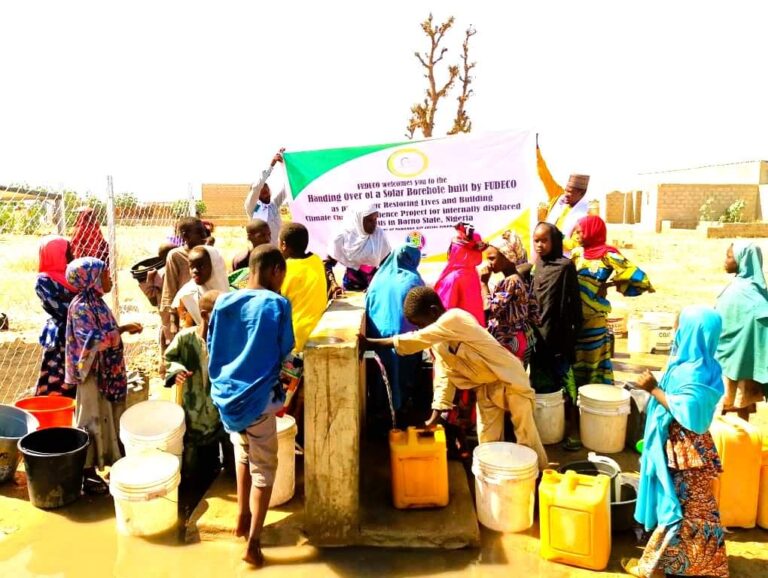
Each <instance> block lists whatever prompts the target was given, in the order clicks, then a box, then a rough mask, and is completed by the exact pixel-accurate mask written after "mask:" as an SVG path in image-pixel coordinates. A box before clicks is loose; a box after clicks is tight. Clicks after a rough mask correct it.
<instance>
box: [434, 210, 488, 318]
mask: <svg viewBox="0 0 768 578" xmlns="http://www.w3.org/2000/svg"><path fill="white" fill-rule="evenodd" d="M456 232H457V235H456V237H454V239H453V241H452V242H451V246H450V247H449V249H448V264H447V265H446V266H445V269H443V272H442V273H441V274H440V277H439V278H438V280H437V282H436V283H435V291H436V292H437V294H438V295H440V300H441V301H442V302H443V305H444V306H445V308H446V309H454V308H455V309H463V310H464V311H466V312H467V313H471V314H472V315H474V317H475V319H477V322H478V323H479V324H480V325H482V326H483V327H485V307H484V306H483V293H482V285H481V283H480V275H479V274H478V272H477V267H478V266H479V265H480V263H482V262H483V251H485V249H486V247H487V246H488V245H486V244H485V243H484V242H483V240H482V238H481V237H480V235H478V234H477V233H475V230H474V227H473V226H472V225H470V224H468V223H459V224H457V225H456Z"/></svg>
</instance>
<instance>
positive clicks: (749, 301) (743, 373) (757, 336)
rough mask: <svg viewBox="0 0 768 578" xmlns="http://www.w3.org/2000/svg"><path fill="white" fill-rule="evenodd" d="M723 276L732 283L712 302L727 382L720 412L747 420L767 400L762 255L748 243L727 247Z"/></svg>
mask: <svg viewBox="0 0 768 578" xmlns="http://www.w3.org/2000/svg"><path fill="white" fill-rule="evenodd" d="M725 270H726V272H728V273H735V274H736V277H735V278H734V279H733V281H731V283H730V284H729V285H728V286H727V287H726V288H725V289H723V292H722V293H720V296H719V297H718V298H717V305H716V309H717V310H718V312H719V313H720V315H721V316H722V318H723V333H722V335H721V336H720V345H719V346H718V348H717V360H718V361H719V362H720V365H722V367H723V375H724V376H725V377H726V386H727V387H726V392H725V399H724V402H723V407H724V409H725V410H726V411H736V412H737V413H738V415H739V417H740V418H742V419H749V414H750V413H754V412H755V404H756V403H757V402H759V401H762V400H763V399H764V398H765V396H766V394H768V288H766V284H765V275H764V274H763V253H762V251H761V250H760V247H758V246H757V245H755V244H754V243H751V242H748V241H737V242H735V243H733V244H732V245H731V246H730V247H728V252H727V253H726V257H725Z"/></svg>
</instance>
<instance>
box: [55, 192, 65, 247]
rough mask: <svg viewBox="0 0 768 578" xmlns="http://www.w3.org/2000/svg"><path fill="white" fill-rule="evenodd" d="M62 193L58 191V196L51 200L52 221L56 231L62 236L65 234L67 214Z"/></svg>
mask: <svg viewBox="0 0 768 578" xmlns="http://www.w3.org/2000/svg"><path fill="white" fill-rule="evenodd" d="M65 206H66V205H65V203H64V193H63V192H60V193H59V198H58V199H54V201H53V222H54V224H55V225H56V232H57V233H58V234H59V235H61V236H62V237H63V236H65V235H66V234H67V214H66V213H65Z"/></svg>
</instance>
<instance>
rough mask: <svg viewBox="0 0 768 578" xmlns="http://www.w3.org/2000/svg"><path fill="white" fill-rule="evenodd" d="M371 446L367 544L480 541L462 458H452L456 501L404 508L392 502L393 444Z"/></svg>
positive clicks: (365, 492) (365, 500)
mask: <svg viewBox="0 0 768 578" xmlns="http://www.w3.org/2000/svg"><path fill="white" fill-rule="evenodd" d="M366 449H368V451H364V452H363V455H362V456H361V461H362V464H361V466H362V472H361V476H362V480H361V488H360V544H361V545H366V546H386V547H391V548H395V547H401V548H445V549H449V550H454V549H458V548H466V547H477V546H479V545H480V528H479V526H478V524H477V516H476V515H475V505H474V500H473V498H472V493H471V492H470V488H469V483H468V481H467V474H466V472H465V470H464V467H463V465H462V464H461V463H460V462H454V461H449V462H448V488H449V492H450V502H449V503H448V505H447V506H446V507H445V508H431V509H424V510H398V509H396V508H395V507H394V506H393V505H392V482H391V472H390V465H389V459H388V455H389V450H388V449H387V448H384V447H382V448H379V447H374V448H366ZM382 456H385V458H386V459H382Z"/></svg>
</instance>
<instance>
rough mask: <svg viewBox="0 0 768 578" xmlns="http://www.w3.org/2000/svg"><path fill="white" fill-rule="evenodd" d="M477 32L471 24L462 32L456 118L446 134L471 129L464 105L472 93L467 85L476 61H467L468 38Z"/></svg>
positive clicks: (464, 131) (470, 82) (470, 80)
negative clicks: (459, 87) (459, 85)
mask: <svg viewBox="0 0 768 578" xmlns="http://www.w3.org/2000/svg"><path fill="white" fill-rule="evenodd" d="M475 34H477V30H475V29H474V28H473V27H472V26H471V25H470V26H469V28H467V30H466V31H465V32H464V43H463V44H462V45H461V48H462V53H461V61H462V67H463V71H462V72H463V74H459V75H458V76H459V80H460V81H461V94H460V95H459V96H458V97H457V98H456V100H457V101H458V102H459V105H458V107H457V109H456V118H454V119H453V127H452V128H451V130H450V131H448V134H458V133H460V132H463V133H468V132H470V131H471V130H472V121H471V120H470V119H469V115H468V114H467V112H466V110H465V107H466V104H467V101H468V100H469V98H470V97H471V96H472V95H473V94H474V91H473V90H472V89H471V88H470V87H469V85H470V84H472V76H471V72H472V69H473V68H475V65H476V64H477V63H476V62H472V63H470V62H469V39H470V38H472V37H473V36H474V35H475Z"/></svg>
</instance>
